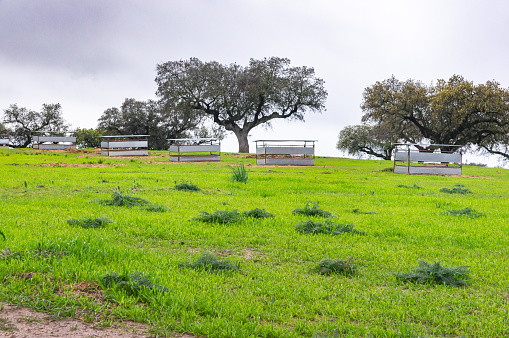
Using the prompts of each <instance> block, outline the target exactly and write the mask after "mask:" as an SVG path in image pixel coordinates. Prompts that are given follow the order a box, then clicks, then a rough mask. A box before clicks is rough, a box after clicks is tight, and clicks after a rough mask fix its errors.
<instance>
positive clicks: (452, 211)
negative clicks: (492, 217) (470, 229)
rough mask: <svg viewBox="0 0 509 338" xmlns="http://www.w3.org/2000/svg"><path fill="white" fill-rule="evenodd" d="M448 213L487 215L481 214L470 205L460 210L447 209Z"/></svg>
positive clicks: (473, 215) (474, 215) (471, 216)
mask: <svg viewBox="0 0 509 338" xmlns="http://www.w3.org/2000/svg"><path fill="white" fill-rule="evenodd" d="M447 214H448V215H453V216H467V217H470V218H476V217H486V215H484V214H481V213H480V212H477V211H475V210H473V209H472V208H470V207H467V208H465V209H460V210H447Z"/></svg>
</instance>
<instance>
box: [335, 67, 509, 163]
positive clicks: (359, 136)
mask: <svg viewBox="0 0 509 338" xmlns="http://www.w3.org/2000/svg"><path fill="white" fill-rule="evenodd" d="M361 108H362V110H363V112H364V115H363V117H362V124H359V125H355V126H348V127H346V128H344V129H343V130H341V132H340V133H339V139H338V143H337V148H338V149H340V150H343V151H345V152H347V153H348V154H350V155H354V156H362V155H370V156H374V157H379V158H382V159H386V160H390V159H391V154H392V151H393V150H394V147H395V146H394V143H398V142H405V143H414V144H416V143H425V144H449V145H463V146H465V148H470V149H476V150H480V151H482V152H486V153H491V154H496V155H500V156H502V157H503V158H504V159H509V154H508V150H509V90H508V89H505V88H501V87H500V84H499V83H498V82H495V81H488V82H486V83H485V84H478V85H475V84H474V83H473V82H470V81H467V80H465V79H464V78H463V77H461V76H458V75H454V76H452V77H451V78H450V79H449V80H448V81H446V80H438V81H437V82H436V84H435V85H430V86H426V85H425V84H423V83H422V82H420V81H415V80H407V81H400V80H397V79H396V78H395V77H394V76H393V77H391V78H389V79H387V80H384V81H382V82H376V83H375V84H374V85H372V86H370V87H367V88H366V89H365V90H364V93H363V102H362V105H361ZM418 147H419V148H421V149H428V150H430V149H431V150H432V149H433V148H437V149H438V148H440V150H442V151H447V150H451V149H452V147H447V146H440V147H429V146H418Z"/></svg>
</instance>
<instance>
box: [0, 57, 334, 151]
mask: <svg viewBox="0 0 509 338" xmlns="http://www.w3.org/2000/svg"><path fill="white" fill-rule="evenodd" d="M155 81H156V83H157V91H156V95H157V97H158V100H147V101H138V100H135V99H133V98H127V99H125V101H124V102H123V104H122V105H121V106H120V107H119V108H117V107H112V108H108V109H106V110H105V111H104V112H103V114H102V116H101V117H100V118H99V121H98V125H97V128H95V129H94V128H91V129H82V128H78V129H76V130H75V132H76V135H77V146H78V147H99V146H100V136H101V135H143V134H145V135H150V138H149V149H167V146H166V144H167V141H166V140H167V139H168V138H185V137H219V138H222V137H224V134H225V132H226V131H231V132H233V133H234V134H235V135H236V137H237V139H238V142H239V152H249V144H248V140H247V137H248V133H249V132H250V131H251V130H252V129H253V128H255V127H257V126H259V125H266V126H270V122H271V121H272V120H274V119H294V120H301V121H303V120H304V114H305V113H306V112H308V111H310V112H317V113H320V112H322V111H324V110H325V99H326V98H327V92H326V91H325V89H324V82H323V80H322V79H320V78H317V77H315V74H314V70H313V68H309V67H291V66H290V60H289V59H285V58H278V57H271V58H265V59H263V60H255V59H251V60H250V62H249V65H248V66H247V67H242V66H239V65H237V64H231V65H222V64H219V63H218V62H215V61H212V62H202V61H200V60H198V59H196V58H191V59H189V60H180V61H169V62H166V63H163V64H160V65H158V66H157V77H156V79H155ZM69 128H70V127H69V125H67V124H66V123H65V121H64V119H63V117H62V111H61V106H60V104H44V105H43V108H42V110H41V111H40V112H35V111H32V110H28V109H26V108H19V107H18V106H17V105H15V104H14V105H11V106H10V107H9V108H8V109H6V110H4V119H3V123H2V124H1V125H0V133H4V134H10V135H12V143H13V145H14V146H17V147H27V146H28V145H30V143H31V133H32V132H34V131H38V130H51V131H68V130H69Z"/></svg>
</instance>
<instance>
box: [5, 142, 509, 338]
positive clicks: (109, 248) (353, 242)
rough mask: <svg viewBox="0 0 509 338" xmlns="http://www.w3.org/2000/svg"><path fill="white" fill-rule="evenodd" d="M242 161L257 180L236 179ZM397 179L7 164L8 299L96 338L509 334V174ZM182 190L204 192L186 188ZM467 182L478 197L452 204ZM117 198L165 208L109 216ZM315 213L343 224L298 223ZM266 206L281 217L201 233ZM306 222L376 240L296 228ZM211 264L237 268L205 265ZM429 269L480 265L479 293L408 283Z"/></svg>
mask: <svg viewBox="0 0 509 338" xmlns="http://www.w3.org/2000/svg"><path fill="white" fill-rule="evenodd" d="M239 163H243V164H244V166H245V169H246V170H247V175H248V180H247V183H241V182H235V181H232V180H231V178H232V168H237V166H238V165H239ZM391 167H392V162H390V161H376V160H352V159H341V158H317V159H316V161H315V166H313V167H275V166H257V165H255V159H254V158H251V157H245V156H243V155H238V154H223V155H222V160H221V162H216V163H171V162H169V160H168V153H167V152H151V153H150V156H149V157H138V158H105V157H101V156H100V155H98V154H97V153H93V152H91V151H90V152H77V153H74V152H64V151H61V152H42V151H38V150H31V149H22V150H20V149H8V150H1V151H0V175H1V180H0V231H1V232H2V233H3V235H5V240H4V238H3V237H0V248H1V251H0V279H1V281H2V283H1V285H0V301H2V302H10V303H13V304H18V305H21V306H27V307H30V308H33V309H35V310H38V311H44V312H47V313H50V314H52V315H53V316H54V317H55V318H65V317H78V318H81V319H82V320H84V321H87V322H91V323H94V325H98V326H108V325H111V324H112V323H116V322H120V321H125V320H134V321H138V322H142V323H146V324H147V325H148V326H149V327H150V330H151V332H152V334H153V335H154V336H155V337H156V336H171V335H172V334H173V333H174V332H187V333H191V334H194V335H196V336H200V337H203V336H206V337H344V336H355V337H426V336H429V337H434V336H438V337H443V336H451V337H458V336H466V337H471V336H485V337H495V336H507V335H509V321H508V320H507V318H508V316H509V313H508V305H507V303H508V302H509V284H508V281H509V268H508V260H509V259H508V257H509V236H508V231H509V198H508V196H509V189H508V188H509V171H508V170H505V169H498V168H483V167H475V166H464V168H463V176H461V177H446V176H429V175H417V176H407V175H398V174H393V173H392V172H390V171H388V170H387V169H388V168H391ZM181 183H192V184H193V185H195V186H197V187H199V189H200V190H197V191H188V190H178V189H176V188H175V186H176V185H178V184H181ZM458 184H459V185H462V187H463V188H464V189H466V190H468V193H464V194H461V193H448V192H446V191H440V190H441V189H444V188H446V189H452V188H453V187H454V186H455V185H458ZM114 193H117V194H121V195H122V196H124V197H126V196H129V197H133V198H135V199H134V200H139V199H142V200H145V201H148V202H150V205H148V206H153V207H154V208H152V209H151V208H148V207H147V205H140V206H137V205H134V206H131V207H129V206H122V205H115V203H110V204H113V205H108V201H110V202H111V201H112V196H113V194H114ZM136 198H138V199H136ZM306 205H308V206H311V205H314V206H316V207H318V208H320V209H322V210H324V211H327V212H330V213H331V214H332V216H331V217H330V218H324V217H320V216H307V215H303V214H298V213H294V212H293V211H294V210H295V209H298V208H300V209H303V208H305V207H306ZM256 208H259V209H264V210H265V211H266V212H269V213H272V214H273V215H274V217H268V218H259V219H258V218H254V217H247V216H241V217H239V218H238V219H234V220H233V221H232V222H228V223H221V222H213V221H212V222H205V221H202V220H201V219H200V217H201V216H204V215H206V214H205V213H207V214H209V215H212V214H214V213H215V212H222V211H225V213H226V212H228V211H229V212H232V213H233V212H234V211H238V213H240V214H241V215H242V212H244V211H249V210H252V209H256ZM467 208H470V209H471V210H472V211H474V213H473V214H468V213H463V212H462V211H464V210H469V209H467ZM86 219H88V220H93V219H101V220H103V221H98V222H96V223H92V222H90V223H86V222H85V223H83V222H84V221H83V220H86ZM70 220H75V221H74V222H72V221H70ZM308 220H313V221H314V222H316V223H319V222H321V223H324V222H325V223H324V224H343V225H344V224H348V225H353V226H354V229H356V230H358V231H359V232H363V234H361V233H356V232H341V233H303V232H299V231H297V230H296V226H297V225H298V224H299V223H302V222H306V221H308ZM80 221H81V222H82V223H80ZM327 222H328V223H327ZM206 256H207V257H209V258H210V257H215V258H217V261H219V262H220V263H222V264H223V266H226V267H228V266H231V267H235V268H236V269H232V270H228V269H223V270H212V269H208V268H207V266H206V265H204V266H201V267H200V266H199V265H198V264H195V263H196V262H197V261H199V260H200V258H203V257H206ZM325 258H330V259H333V260H349V262H350V263H351V264H354V265H355V267H356V269H355V272H354V273H351V274H341V273H337V274H335V273H332V274H321V273H319V272H320V271H319V267H318V266H319V263H320V262H321V261H322V260H323V259H325ZM421 260H424V261H426V262H428V263H435V262H441V263H440V264H441V265H442V266H444V267H457V266H467V267H468V277H469V278H468V280H467V285H466V286H460V287H455V286H451V285H445V284H442V283H432V282H427V283H423V284H421V283H412V282H405V281H402V280H400V279H398V278H396V274H398V273H407V272H410V271H411V270H413V269H415V268H416V267H417V266H418V264H419V261H421Z"/></svg>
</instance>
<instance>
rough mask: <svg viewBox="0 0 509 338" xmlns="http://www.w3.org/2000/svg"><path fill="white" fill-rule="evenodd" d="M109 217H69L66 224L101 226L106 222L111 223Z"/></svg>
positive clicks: (87, 226)
mask: <svg viewBox="0 0 509 338" xmlns="http://www.w3.org/2000/svg"><path fill="white" fill-rule="evenodd" d="M112 222H113V221H112V220H111V219H108V218H106V217H99V218H92V217H84V218H80V219H76V218H71V219H68V220H67V224H69V225H77V226H80V227H82V228H85V229H88V228H102V227H104V226H105V225H106V224H109V223H112Z"/></svg>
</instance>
